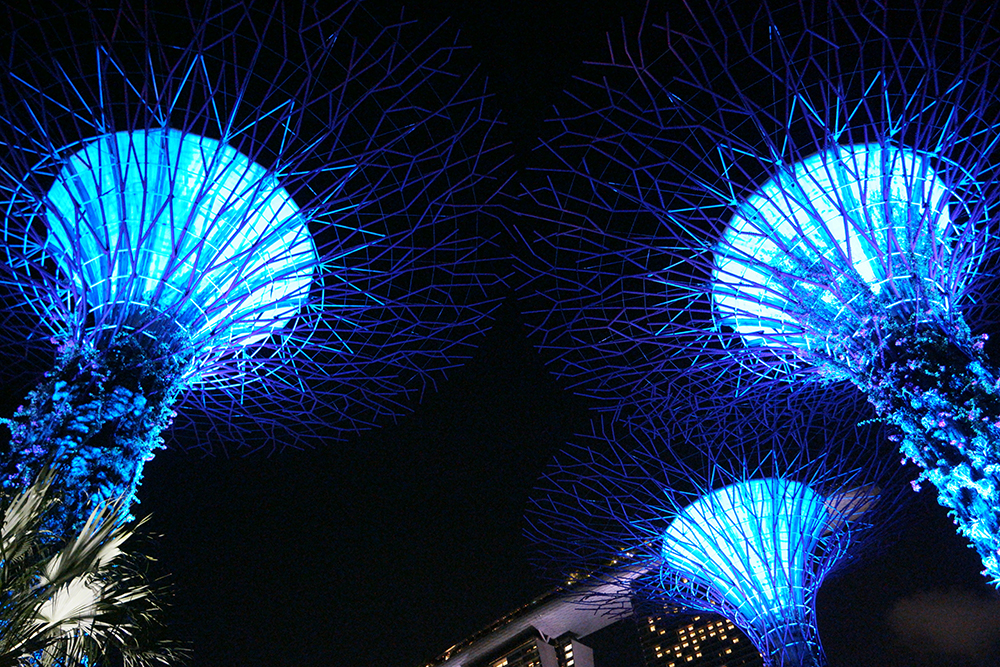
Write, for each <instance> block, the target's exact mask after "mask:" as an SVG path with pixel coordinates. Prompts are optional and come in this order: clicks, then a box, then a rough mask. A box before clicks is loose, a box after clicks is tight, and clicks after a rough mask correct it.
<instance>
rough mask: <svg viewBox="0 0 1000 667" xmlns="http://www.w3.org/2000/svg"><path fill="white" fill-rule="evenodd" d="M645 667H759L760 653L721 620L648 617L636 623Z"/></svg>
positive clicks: (714, 618)
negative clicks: (679, 619)
mask: <svg viewBox="0 0 1000 667" xmlns="http://www.w3.org/2000/svg"><path fill="white" fill-rule="evenodd" d="M639 644H640V645H641V646H642V657H643V660H644V661H645V667H760V666H761V665H763V664H764V661H763V658H761V655H760V653H759V652H758V651H757V649H756V648H754V645H753V642H751V641H750V640H749V639H748V638H747V636H746V635H744V634H743V633H742V632H741V631H740V629H739V628H737V627H736V626H735V625H733V623H732V622H731V621H728V620H726V619H724V618H722V617H721V616H708V615H701V616H692V617H690V618H688V619H687V620H686V621H684V620H683V619H682V622H680V623H679V624H678V620H677V619H676V618H671V617H664V616H649V617H646V618H644V619H642V620H641V621H640V622H639Z"/></svg>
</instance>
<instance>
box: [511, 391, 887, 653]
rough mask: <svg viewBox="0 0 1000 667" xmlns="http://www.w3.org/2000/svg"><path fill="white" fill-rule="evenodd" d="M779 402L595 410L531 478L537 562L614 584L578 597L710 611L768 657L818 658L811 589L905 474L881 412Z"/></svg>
mask: <svg viewBox="0 0 1000 667" xmlns="http://www.w3.org/2000/svg"><path fill="white" fill-rule="evenodd" d="M720 407H721V409H720ZM788 407H789V406H781V405H773V404H770V403H767V404H761V405H753V404H752V403H749V402H746V403H743V404H739V403H736V402H734V403H731V404H729V405H723V404H718V405H717V406H716V407H715V408H710V409H706V406H705V405H702V406H700V407H698V408H697V409H693V410H692V411H691V413H690V414H689V415H683V416H679V417H678V418H676V419H671V420H668V421H665V422H664V423H662V424H658V425H657V427H656V428H655V429H653V430H649V431H645V430H640V429H632V430H631V432H629V429H626V428H622V427H620V426H619V427H617V428H614V427H609V426H608V425H607V422H595V426H594V429H593V432H592V433H591V434H588V435H587V436H586V437H582V438H579V439H578V440H577V441H576V442H575V443H574V446H573V447H572V448H570V449H568V450H566V451H565V452H563V453H561V454H559V455H557V457H556V461H555V463H553V464H552V465H551V466H550V468H549V470H548V471H547V472H546V474H545V475H544V476H543V477H542V480H541V482H540V484H539V487H538V488H537V489H536V491H535V497H534V498H533V501H532V505H531V507H530V508H529V511H528V517H529V523H530V529H529V534H530V536H531V538H532V539H533V540H534V541H536V542H537V543H538V544H539V545H540V548H541V551H542V552H543V553H544V556H543V558H541V559H540V560H541V561H542V563H543V565H544V566H545V567H546V568H547V569H550V570H551V571H552V572H553V574H554V575H557V576H558V575H559V574H562V575H563V576H567V575H566V573H567V572H568V573H569V574H568V576H569V578H570V579H571V580H578V579H583V580H589V581H591V582H592V583H594V584H599V585H601V586H603V588H604V589H605V590H613V591H615V592H614V593H613V594H595V593H590V594H586V595H582V596H581V595H579V594H577V595H576V600H575V603H576V604H578V605H581V606H585V605H593V606H596V607H597V608H598V609H603V610H604V611H605V612H606V613H618V612H620V610H621V609H622V608H623V607H624V606H625V604H624V598H625V596H627V597H628V598H629V604H632V605H634V606H635V607H636V608H638V609H644V608H645V609H650V610H652V609H657V608H659V610H660V611H661V612H662V611H664V610H665V609H666V610H668V611H671V612H673V613H698V612H710V613H716V614H720V615H722V616H724V617H726V618H727V619H729V620H730V621H732V622H733V623H734V624H735V625H737V626H738V627H739V628H740V629H741V630H743V631H744V632H745V633H746V635H747V636H748V637H749V638H750V639H751V641H753V643H754V645H755V647H756V648H757V650H758V651H759V652H760V653H761V655H762V656H763V657H764V660H765V663H766V664H767V665H782V666H785V667H791V666H800V665H809V666H818V665H824V664H826V658H825V654H824V651H823V647H822V644H821V642H820V637H819V633H818V630H817V624H816V596H817V592H818V590H819V588H820V586H821V585H822V584H823V581H824V579H825V578H826V577H827V576H828V575H830V574H831V573H833V572H835V571H836V570H838V569H839V568H842V567H843V566H845V565H848V564H851V563H855V562H858V561H859V558H860V557H861V556H863V555H864V554H865V552H866V551H868V550H870V549H871V548H872V545H873V544H876V543H877V542H878V540H879V539H880V538H884V536H885V535H886V533H887V531H891V530H893V529H894V527H895V525H896V523H897V522H896V521H895V520H894V514H895V513H896V512H897V511H898V509H899V508H900V506H901V504H900V502H899V501H900V499H901V498H902V497H904V493H903V489H904V488H906V485H905V483H903V480H902V476H903V475H902V468H900V467H899V466H897V465H896V464H895V462H894V461H891V460H889V457H887V456H886V454H887V452H886V451H882V450H884V449H886V448H889V446H888V445H885V444H883V445H882V446H881V447H880V445H879V442H884V440H883V439H882V438H880V437H879V434H878V432H877V431H878V428H877V426H876V425H874V424H867V425H862V426H856V425H853V424H852V422H850V421H849V420H844V419H843V418H842V417H843V415H827V414H824V413H823V412H822V409H820V410H818V411H817V410H813V411H810V410H809V409H808V406H800V407H802V408H803V409H802V410H801V411H799V412H796V411H791V410H788V409H787V408H788ZM615 584H617V586H616V585H615ZM590 589H591V590H597V589H599V586H598V585H592V586H591V587H590ZM571 590H572V589H571Z"/></svg>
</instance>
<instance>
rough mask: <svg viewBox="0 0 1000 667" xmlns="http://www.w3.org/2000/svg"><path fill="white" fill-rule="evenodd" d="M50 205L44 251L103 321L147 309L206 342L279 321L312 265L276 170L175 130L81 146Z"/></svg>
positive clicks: (220, 342) (306, 238)
mask: <svg viewBox="0 0 1000 667" xmlns="http://www.w3.org/2000/svg"><path fill="white" fill-rule="evenodd" d="M46 204H47V211H46V221H47V224H48V228H49V236H48V241H47V243H48V245H49V248H50V251H51V253H52V255H53V257H54V258H55V261H56V262H57V263H58V264H59V267H60V269H61V270H62V271H63V272H65V273H66V274H67V275H68V276H70V277H71V278H72V279H73V280H74V281H75V283H76V286H77V288H78V289H80V290H81V292H82V293H83V295H84V298H85V300H86V303H87V305H88V307H89V308H90V310H91V311H92V312H94V313H95V315H96V316H97V320H98V321H101V320H102V318H104V317H107V316H109V314H110V313H118V314H119V315H120V313H121V311H122V310H124V311H125V312H126V313H132V312H136V311H140V310H143V309H145V310H149V309H152V310H154V311H157V312H160V313H164V314H166V315H167V316H168V317H169V318H170V319H172V320H173V321H174V322H175V323H176V324H178V325H180V326H181V327H183V328H184V329H185V330H187V331H188V333H190V334H191V335H192V336H193V337H194V338H195V339H196V340H200V341H201V344H202V345H203V346H206V347H209V348H211V347H218V348H223V347H225V348H229V347H232V346H234V345H236V346H240V345H250V344H252V343H255V342H258V341H260V340H262V339H264V338H266V337H267V336H268V335H270V334H271V333H272V332H273V331H275V330H277V329H279V328H281V327H282V326H284V325H285V324H286V323H287V322H288V320H289V319H291V318H292V317H293V316H294V315H295V314H296V313H298V312H299V310H300V309H301V307H302V306H303V305H304V303H305V302H306V299H307V297H308V293H309V285H310V283H311V282H312V278H313V273H314V271H315V269H316V266H317V263H318V259H317V253H316V247H315V245H314V243H313V240H312V237H311V236H310V234H309V229H308V227H307V221H306V220H305V219H304V217H303V216H302V215H300V214H299V211H298V207H297V206H296V205H295V202H294V201H293V200H292V198H291V196H290V195H289V194H288V192H287V191H285V189H284V188H282V187H280V186H279V185H278V182H277V180H276V179H275V177H274V176H273V175H272V174H270V173H269V172H268V171H267V170H266V169H265V168H264V167H262V166H260V165H258V164H255V163H254V162H252V161H251V160H249V159H248V158H247V157H246V156H244V155H242V154H241V153H239V152H238V151H236V150H235V149H233V148H231V147H229V146H227V145H225V144H222V143H220V142H218V141H216V140H214V139H208V138H205V137H201V136H197V135H194V134H190V133H184V132H180V131H177V130H171V129H156V130H140V131H136V132H118V133H115V134H109V135H107V136H103V137H100V138H98V139H94V140H92V141H90V142H88V143H86V144H85V145H84V146H83V148H82V149H80V150H78V151H77V152H75V153H73V154H72V155H71V156H70V157H69V158H67V159H65V160H64V163H63V166H62V169H61V171H60V172H59V173H58V175H57V176H56V180H55V183H54V184H53V185H52V187H51V189H50V190H49V192H48V195H47V199H46Z"/></svg>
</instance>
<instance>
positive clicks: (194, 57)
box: [0, 0, 502, 518]
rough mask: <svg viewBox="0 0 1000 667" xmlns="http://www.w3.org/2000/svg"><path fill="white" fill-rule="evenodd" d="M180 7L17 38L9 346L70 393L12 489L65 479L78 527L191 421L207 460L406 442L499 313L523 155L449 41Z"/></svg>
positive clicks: (54, 401) (1, 187)
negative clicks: (495, 226)
mask: <svg viewBox="0 0 1000 667" xmlns="http://www.w3.org/2000/svg"><path fill="white" fill-rule="evenodd" d="M161 5H162V6H161ZM175 5H176V3H146V4H143V5H136V4H135V3H129V2H122V3H121V4H120V5H118V6H117V7H115V6H111V7H109V6H107V5H105V4H104V3H95V4H91V3H89V2H81V3H78V4H74V5H72V6H71V7H69V8H66V7H63V6H61V5H60V6H59V7H54V6H53V7H43V6H36V5H33V6H32V7H31V10H30V15H29V14H22V13H19V12H18V10H17V8H14V7H10V8H8V11H7V14H6V16H5V21H7V22H8V23H7V25H5V26H4V29H3V31H2V33H3V37H2V40H3V49H2V51H3V62H2V67H0V72H2V73H0V126H2V128H0V143H2V146H3V151H2V153H3V155H2V157H0V221H2V229H0V234H2V241H3V248H2V250H0V296H2V298H3V303H4V309H5V318H6V321H5V322H4V333H3V335H2V338H3V341H4V343H5V346H6V349H10V350H17V349H20V350H21V351H22V355H23V357H24V358H25V359H26V360H27V364H26V365H27V366H29V367H30V368H29V370H32V371H34V372H36V373H39V372H42V371H44V370H45V369H46V367H47V368H48V369H49V371H48V373H47V375H46V376H45V378H44V379H43V380H42V381H41V382H40V383H39V384H38V385H37V386H36V388H35V389H34V390H32V391H31V392H30V393H29V395H28V397H27V399H26V400H25V402H24V404H23V405H22V406H21V407H20V408H18V409H17V411H16V413H15V415H14V417H13V419H11V420H9V421H8V422H7V424H8V426H9V427H10V429H11V431H12V433H13V435H12V438H11V440H10V445H9V447H7V448H6V450H5V451H4V452H3V457H2V459H3V460H2V463H3V474H4V480H5V484H7V485H8V486H15V487H16V486H20V485H23V484H24V483H25V482H26V481H27V480H29V479H31V478H32V477H33V476H34V475H35V474H36V473H37V472H38V470H39V469H40V468H41V467H42V466H44V465H53V466H56V467H58V468H59V469H60V470H62V471H63V477H64V479H65V485H66V494H67V497H68V498H69V500H68V502H67V503H66V508H67V510H66V511H67V512H68V514H69V515H70V516H76V517H78V518H79V517H80V516H81V515H80V512H79V510H80V508H83V507H86V506H87V505H88V504H90V503H91V502H93V501H100V500H105V499H108V498H112V497H118V496H120V495H122V494H123V493H124V494H126V495H129V494H134V492H135V488H136V485H137V484H138V482H139V479H140V477H141V471H142V465H143V462H144V461H145V460H148V459H149V458H150V457H151V456H152V455H153V451H154V450H155V449H156V448H157V447H159V446H161V443H162V438H161V432H163V430H164V429H165V428H166V427H167V426H168V425H169V424H170V423H171V422H172V421H174V420H175V418H176V421H177V422H178V424H177V426H178V428H177V429H175V430H179V431H180V432H182V433H183V434H184V436H183V439H185V440H188V441H190V440H191V439H194V440H195V442H197V443H198V444H197V446H201V447H205V448H206V449H213V448H222V447H226V446H232V445H236V446H249V447H250V448H260V447H268V448H275V447H280V446H284V445H292V446H295V445H298V444H301V443H303V442H308V441H309V439H310V437H316V436H322V437H323V438H324V439H338V438H342V437H344V436H345V435H347V434H350V433H353V432H356V431H358V430H361V429H364V428H368V427H370V426H372V425H375V424H377V423H380V422H384V421H385V420H386V419H391V418H392V417H393V416H394V415H396V414H399V413H400V412H402V411H405V410H406V409H407V407H408V406H410V405H412V403H413V402H414V401H416V400H417V399H419V397H420V396H421V394H422V393H423V392H424V391H425V390H427V389H429V388H433V386H434V384H435V382H437V381H438V380H439V379H440V378H441V377H442V373H443V371H444V370H446V369H447V368H449V367H451V366H453V365H455V364H456V363H459V362H460V360H461V358H462V357H463V356H465V355H467V354H468V350H469V349H470V348H471V345H472V344H474V342H475V337H476V335H477V334H478V333H479V332H480V331H481V330H482V328H483V327H484V323H485V321H486V319H487V317H488V316H489V313H490V312H491V310H492V308H493V306H494V305H495V303H496V295H494V294H492V292H491V289H492V288H493V287H494V286H495V285H496V284H497V283H498V279H497V278H496V277H495V275H494V274H493V273H491V272H490V271H489V270H488V268H487V267H488V261H486V259H483V258H484V257H486V256H488V255H489V252H488V248H487V247H486V246H487V245H488V242H487V241H486V240H485V239H486V237H488V236H489V234H490V232H489V225H487V224H481V223H485V221H484V219H483V212H484V210H487V208H486V207H485V204H487V203H488V199H489V197H490V195H491V193H492V192H493V191H494V190H495V188H496V187H497V183H496V182H495V177H494V172H495V170H496V168H497V167H498V166H499V165H500V164H501V163H502V156H501V151H499V150H497V149H496V148H495V144H494V142H493V140H492V137H491V130H492V127H493V126H494V120H493V118H492V116H491V115H490V113H489V112H488V111H487V110H486V108H485V105H486V97H485V94H484V93H483V91H482V89H481V88H479V89H477V88H476V85H477V84H476V83H475V80H474V78H470V77H468V76H462V75H454V74H450V73H449V71H450V70H452V69H457V70H461V69H462V66H463V65H462V63H461V62H460V61H461V60H462V54H461V52H460V51H461V49H459V48H458V47H457V46H455V45H454V44H453V43H451V42H450V41H449V40H448V38H447V36H446V35H444V34H443V33H442V32H441V31H440V30H438V31H435V30H430V31H428V30H426V29H422V28H420V27H418V26H415V25H412V24H411V23H409V22H406V21H401V22H399V23H398V24H393V25H383V24H382V23H381V22H380V21H379V20H377V19H375V18H374V17H373V16H372V15H371V14H370V13H369V12H368V11H367V9H366V8H365V7H364V6H363V5H362V3H360V2H355V1H353V0H349V1H347V2H344V3H343V4H341V5H339V6H332V7H331V6H327V5H322V3H317V4H316V5H313V4H312V3H304V4H296V3H289V4H288V5H285V4H283V3H279V5H278V6H277V7H274V6H267V7H265V6H263V5H261V6H260V7H255V6H254V5H253V4H252V3H250V4H249V5H244V4H243V3H237V4H232V3H218V4H215V3H209V4H208V5H207V6H206V7H205V8H204V9H203V8H201V7H195V6H190V7H177V6H175ZM321 5H322V6H321ZM185 10H188V11H190V12H194V13H191V14H185V13H183V12H184V11H185ZM25 11H27V8H25ZM12 366H14V368H13V369H12V370H15V371H16V370H20V371H24V368H23V367H22V368H18V367H17V364H16V363H13V364H12ZM126 505H127V503H126Z"/></svg>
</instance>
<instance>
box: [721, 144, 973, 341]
mask: <svg viewBox="0 0 1000 667" xmlns="http://www.w3.org/2000/svg"><path fill="white" fill-rule="evenodd" d="M948 195H949V193H948V190H947V189H946V188H945V186H944V183H943V182H942V181H941V180H940V179H939V178H938V177H937V175H936V173H935V172H934V170H933V168H932V166H931V164H930V160H929V159H928V158H927V156H925V155H923V154H920V153H917V152H915V151H912V150H909V149H905V148H898V147H881V146H879V145H878V144H859V145H853V146H835V147H834V148H831V149H830V150H827V151H823V152H820V153H817V154H815V155H812V156H811V157H809V158H807V159H805V160H803V161H801V162H799V163H797V164H795V165H792V166H786V167H785V168H784V169H782V171H781V172H780V173H779V174H778V175H777V176H776V177H775V178H773V179H771V180H770V181H768V182H767V183H765V184H764V185H763V186H762V187H761V188H760V189H759V190H758V191H757V192H756V193H755V194H754V195H752V196H751V197H749V198H748V199H747V200H746V201H745V202H744V203H743V204H742V205H741V206H740V207H739V208H738V209H737V211H736V213H735V214H734V215H733V218H732V220H731V221H730V222H729V225H728V227H727V229H726V231H725V233H724V235H723V238H722V240H721V242H720V243H719V245H718V246H717V248H716V250H715V267H714V271H713V292H712V294H713V298H714V301H715V305H716V308H717V311H718V314H719V322H720V324H723V325H725V326H729V327H731V328H733V329H735V330H736V331H737V332H738V333H740V334H741V335H742V337H743V339H744V340H745V341H746V342H748V343H752V344H768V343H773V342H775V341H779V342H780V343H781V344H783V345H790V346H792V347H797V348H799V349H813V348H815V347H816V346H817V345H825V344H826V343H825V342H824V343H819V342H817V341H814V340H810V339H809V337H808V336H807V335H806V330H807V328H808V327H806V326H804V324H803V321H802V318H807V319H809V320H810V324H809V325H808V326H809V327H816V326H817V323H816V321H815V318H812V317H810V316H812V315H816V314H817V313H819V312H823V313H825V314H824V315H823V316H821V319H823V320H826V321H837V320H839V319H843V318H845V317H847V316H846V315H845V313H849V312H851V311H857V310H863V301H864V300H865V299H866V298H870V296H871V295H875V296H878V295H879V294H881V293H883V292H885V295H883V296H884V300H886V301H888V302H889V303H890V304H892V303H897V304H904V307H906V306H905V304H907V303H909V302H910V301H912V300H914V299H916V298H917V295H915V294H914V290H915V289H918V288H917V287H915V284H917V283H919V282H920V281H921V280H930V281H933V279H934V277H935V275H938V274H939V273H940V272H941V271H943V269H942V268H941V267H943V266H945V265H946V262H948V255H949V254H950V250H949V247H948V243H947V240H948V239H950V238H951V237H952V236H953V235H954V228H953V220H952V217H951V214H950V212H949V208H948V205H947V201H948ZM942 241H944V242H943V243H942ZM920 289H922V288H920ZM866 294H867V296H866ZM924 296H925V298H926V295H924ZM932 298H933V297H932ZM826 333H829V332H826Z"/></svg>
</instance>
